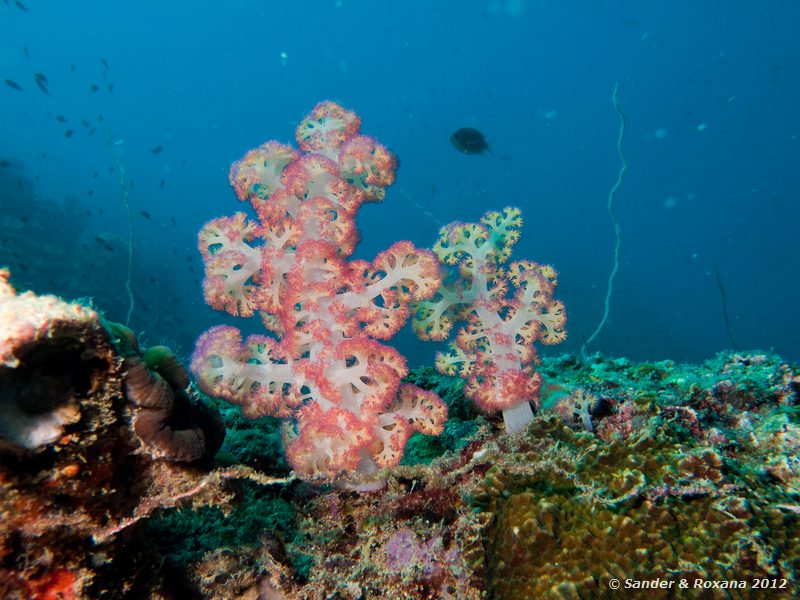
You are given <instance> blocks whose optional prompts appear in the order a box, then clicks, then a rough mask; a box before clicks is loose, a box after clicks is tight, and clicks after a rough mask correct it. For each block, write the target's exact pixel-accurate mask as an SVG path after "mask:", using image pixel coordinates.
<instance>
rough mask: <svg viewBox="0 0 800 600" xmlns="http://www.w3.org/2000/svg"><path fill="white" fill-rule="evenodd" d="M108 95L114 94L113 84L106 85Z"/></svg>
mask: <svg viewBox="0 0 800 600" xmlns="http://www.w3.org/2000/svg"><path fill="white" fill-rule="evenodd" d="M108 93H109V94H113V93H114V84H113V83H109V84H108Z"/></svg>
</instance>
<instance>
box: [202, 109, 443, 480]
mask: <svg viewBox="0 0 800 600" xmlns="http://www.w3.org/2000/svg"><path fill="white" fill-rule="evenodd" d="M359 125H360V120H359V118H358V117H357V116H356V115H355V113H352V112H350V111H348V110H345V109H344V108H342V107H341V106H339V105H337V104H335V103H333V102H323V103H321V104H319V105H317V107H316V108H315V109H314V110H313V111H312V113H311V114H310V115H309V116H308V117H306V119H304V120H303V122H302V123H301V124H300V126H299V127H298V129H297V141H298V143H299V145H300V148H301V150H303V151H304V152H298V151H297V150H294V149H292V148H291V147H289V146H284V145H282V144H278V143H277V142H268V143H266V144H264V145H262V146H261V147H259V148H257V149H256V150H251V151H250V152H248V153H247V154H246V155H245V156H244V158H242V159H241V160H240V161H238V162H237V163H235V164H234V165H233V167H232V168H231V175H230V180H231V184H232V185H233V187H234V189H235V191H236V193H237V195H238V197H239V198H240V199H241V200H249V201H250V203H251V204H252V205H253V208H254V209H255V211H256V213H257V214H258V219H259V222H254V221H249V220H248V219H247V217H246V215H245V214H244V213H238V214H236V215H234V216H233V217H222V218H219V219H215V220H213V221H211V222H210V223H208V224H207V225H206V226H205V227H204V228H203V230H202V231H201V232H200V236H199V242H200V251H201V252H202V254H203V258H204V261H205V265H206V279H205V284H204V290H205V295H206V301H207V302H208V304H209V305H211V306H212V307H214V308H216V309H217V310H224V311H227V312H228V313H230V314H232V315H234V316H251V315H253V314H255V313H256V312H259V313H260V314H261V317H262V320H263V322H264V325H265V326H266V328H267V329H268V330H269V331H271V332H272V334H273V335H274V336H275V337H266V336H259V335H254V336H250V337H249V338H247V339H246V340H244V341H242V337H241V334H240V333H239V331H238V330H237V329H236V328H233V327H228V326H219V327H214V328H212V329H210V330H209V331H207V332H206V333H204V334H203V335H202V336H201V337H200V339H199V340H198V342H197V346H196V349H195V353H194V356H193V358H192V371H193V372H194V374H195V375H196V377H197V378H198V381H199V383H200V386H201V388H202V389H203V390H204V391H205V392H207V393H209V394H212V395H216V396H220V397H222V398H225V399H227V400H230V401H231V402H235V403H237V404H239V405H241V406H242V407H243V410H244V414H245V415H246V416H248V417H258V416H263V415H272V416H276V417H280V418H284V419H286V420H287V424H286V427H285V429H284V441H285V445H286V456H287V459H288V461H289V463H290V464H291V466H292V468H293V469H294V470H295V472H296V473H297V474H298V475H300V476H301V477H303V478H305V479H309V480H317V479H321V480H328V481H330V480H334V479H347V480H355V479H358V478H359V475H360V476H362V477H363V476H366V477H372V476H373V474H374V472H375V471H377V469H378V468H381V467H388V466H392V465H396V464H397V463H398V462H399V461H400V459H401V458H402V456H403V451H404V448H405V445H406V442H407V441H408V439H409V437H410V436H411V435H412V434H413V433H414V432H415V431H418V432H422V433H426V434H436V433H439V432H441V431H442V428H443V425H444V422H445V421H446V419H447V409H446V405H445V404H444V403H443V402H442V401H441V400H440V399H439V398H438V397H437V396H436V395H435V394H433V393H430V392H426V391H424V390H421V389H419V388H417V387H415V386H413V385H401V383H400V380H401V379H402V378H403V377H404V376H405V375H406V373H407V368H406V363H405V359H404V358H403V357H402V356H401V355H400V354H399V353H398V352H397V351H396V350H394V349H393V348H391V347H389V346H385V345H383V344H381V343H379V342H378V341H376V340H388V339H390V338H391V337H392V336H394V334H395V333H397V331H398V330H399V329H400V328H401V327H402V326H403V324H404V323H405V321H406V319H407V317H408V315H409V304H410V303H411V302H413V301H421V300H424V299H426V298H430V297H431V296H432V295H433V294H434V293H435V292H436V290H437V288H438V287H439V284H440V280H439V272H438V261H437V259H436V257H435V256H434V255H433V254H432V253H431V252H429V251H426V250H420V249H418V248H416V247H414V245H413V244H411V243H410V242H406V241H400V242H397V243H395V244H393V245H392V246H391V247H390V248H388V249H387V250H385V251H384V252H382V253H380V254H379V255H378V256H377V257H376V258H375V259H374V260H373V261H372V262H371V263H370V262H368V261H363V260H353V261H348V257H349V256H350V254H351V253H352V252H353V250H354V248H355V246H356V243H357V242H358V231H357V228H356V225H355V213H356V211H357V210H358V207H359V206H360V205H361V204H362V203H363V202H372V201H379V200H382V199H383V197H384V193H385V189H384V188H385V187H386V186H387V185H390V184H391V183H392V182H393V181H394V172H395V169H396V164H397V163H396V159H395V158H394V156H393V155H392V154H391V153H390V152H389V151H388V150H387V149H386V148H385V147H384V146H382V145H381V144H379V143H378V142H376V141H375V140H373V139H372V138H368V137H366V136H360V135H358V129H359Z"/></svg>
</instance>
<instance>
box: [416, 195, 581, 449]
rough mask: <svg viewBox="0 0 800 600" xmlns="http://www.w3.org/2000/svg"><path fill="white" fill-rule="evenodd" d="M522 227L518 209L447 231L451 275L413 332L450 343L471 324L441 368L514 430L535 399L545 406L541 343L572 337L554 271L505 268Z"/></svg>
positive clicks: (442, 255) (441, 358)
mask: <svg viewBox="0 0 800 600" xmlns="http://www.w3.org/2000/svg"><path fill="white" fill-rule="evenodd" d="M521 228H522V216H521V214H520V210H519V209H518V208H505V209H503V211H502V212H488V213H486V214H485V215H484V216H483V218H482V219H481V222H480V223H453V224H451V225H448V226H447V227H444V228H443V229H442V231H441V235H440V238H439V241H438V242H437V243H436V245H435V246H434V252H436V254H437V256H438V257H439V259H440V260H441V262H442V263H443V264H444V265H445V268H447V269H448V270H449V274H448V276H447V277H445V279H444V283H443V285H442V287H441V289H440V290H439V291H438V293H437V294H436V296H435V297H434V298H433V299H431V300H426V301H424V302H420V303H419V304H416V305H415V307H414V308H415V317H414V330H415V331H416V332H417V334H418V335H419V336H420V337H421V338H423V339H431V340H444V339H446V338H447V335H448V333H449V332H450V330H451V328H452V327H453V324H454V322H456V321H462V320H463V321H466V325H464V327H462V328H461V329H459V331H458V333H457V335H456V340H455V342H453V343H451V344H450V349H449V351H447V352H442V353H439V355H438V358H437V361H436V367H437V369H438V370H439V372H441V373H442V374H444V375H458V376H460V377H463V378H464V379H465V380H466V384H465V386H464V395H465V396H467V397H468V398H471V399H472V400H473V401H474V402H475V403H476V404H477V405H478V407H479V408H480V409H481V410H483V411H484V412H487V413H492V412H496V411H502V412H503V420H504V421H505V425H506V430H507V431H508V432H509V433H515V432H518V431H521V430H522V429H523V428H524V427H525V426H526V425H527V424H528V423H529V422H530V421H531V419H532V418H533V411H532V409H531V405H530V403H531V402H533V403H534V404H535V405H536V406H538V401H539V390H540V387H541V381H542V378H541V376H540V375H539V373H538V372H536V371H535V370H534V368H533V363H535V362H538V358H537V355H536V351H535V349H534V345H533V344H534V342H536V341H540V342H542V343H543V344H557V343H559V342H561V341H563V340H564V339H565V338H566V331H565V329H564V326H565V324H566V320H567V317H566V313H565V312H564V305H563V303H562V302H561V301H559V300H554V299H553V291H554V289H555V287H556V272H555V270H554V269H553V268H552V267H550V266H548V265H540V264H537V263H534V262H531V261H527V260H517V261H514V262H512V263H511V264H508V265H506V263H507V261H508V259H509V257H510V256H511V250H512V248H513V246H514V244H515V243H516V242H517V240H519V237H520V229H521Z"/></svg>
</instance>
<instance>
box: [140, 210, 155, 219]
mask: <svg viewBox="0 0 800 600" xmlns="http://www.w3.org/2000/svg"><path fill="white" fill-rule="evenodd" d="M139 214H140V215H142V216H143V217H144V218H145V219H152V218H153V215H151V214H150V213H149V212H147V211H146V210H140V211H139Z"/></svg>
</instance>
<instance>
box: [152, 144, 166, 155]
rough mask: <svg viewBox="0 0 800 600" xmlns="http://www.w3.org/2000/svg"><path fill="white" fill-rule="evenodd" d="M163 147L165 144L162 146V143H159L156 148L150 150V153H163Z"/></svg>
mask: <svg viewBox="0 0 800 600" xmlns="http://www.w3.org/2000/svg"><path fill="white" fill-rule="evenodd" d="M163 149H164V146H162V145H160V144H159V145H158V146H156V147H155V148H153V149H152V150H150V154H161V151H162V150H163Z"/></svg>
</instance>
